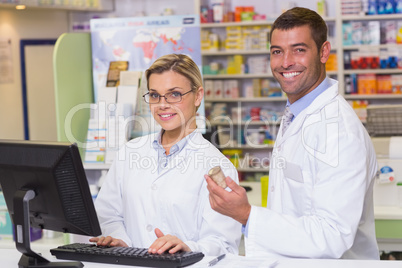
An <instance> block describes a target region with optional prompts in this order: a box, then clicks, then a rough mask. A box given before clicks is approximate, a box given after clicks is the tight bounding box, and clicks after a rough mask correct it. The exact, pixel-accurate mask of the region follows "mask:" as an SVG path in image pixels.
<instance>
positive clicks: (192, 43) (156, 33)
mask: <svg viewBox="0 0 402 268" xmlns="http://www.w3.org/2000/svg"><path fill="white" fill-rule="evenodd" d="M90 24H91V43H92V64H93V79H94V97H95V102H96V100H97V96H98V94H97V93H98V88H99V87H105V86H106V77H107V73H108V70H109V65H110V62H113V61H128V71H141V72H143V73H144V71H145V70H146V69H147V68H148V67H149V66H150V65H151V64H152V63H153V62H154V61H155V60H156V59H158V58H159V57H161V56H163V55H166V54H170V53H177V54H186V55H188V56H190V57H191V58H192V59H193V60H194V62H195V63H196V64H197V66H198V67H199V69H200V71H201V70H202V63H201V40H200V22H199V17H198V16H196V15H177V16H160V17H130V18H107V19H92V20H91V22H90ZM143 80H144V79H142V83H141V84H143V83H144V81H143ZM141 90H142V91H143V90H144V85H142V88H141V86H140V92H139V95H138V98H137V108H138V106H139V107H140V109H137V115H138V114H141V115H142V116H147V115H146V114H145V113H147V112H146V111H147V109H146V108H147V107H146V106H145V104H144V103H143V99H142V95H140V94H141V93H143V92H141ZM141 107H143V108H144V107H145V109H141ZM199 113H200V114H201V115H203V114H204V103H202V105H201V107H200V108H199ZM148 116H149V115H148ZM197 122H198V121H197Z"/></svg>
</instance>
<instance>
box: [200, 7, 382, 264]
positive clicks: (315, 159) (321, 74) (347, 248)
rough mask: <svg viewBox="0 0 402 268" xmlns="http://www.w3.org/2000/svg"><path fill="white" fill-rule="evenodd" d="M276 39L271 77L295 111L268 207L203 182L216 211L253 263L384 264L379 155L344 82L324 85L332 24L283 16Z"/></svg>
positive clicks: (302, 15) (295, 12)
mask: <svg viewBox="0 0 402 268" xmlns="http://www.w3.org/2000/svg"><path fill="white" fill-rule="evenodd" d="M270 34H271V47H270V53H271V69H272V73H273V75H274V77H275V78H276V79H277V80H278V82H279V83H280V85H281V87H282V90H283V91H284V92H285V93H286V94H287V96H288V103H287V109H286V110H289V111H290V112H289V111H286V112H285V115H284V117H283V121H282V123H281V126H280V128H279V132H278V135H277V139H276V142H275V146H274V149H273V156H272V159H271V164H270V178H269V189H268V190H269V191H268V207H267V208H263V207H257V206H251V205H250V204H249V202H248V200H247V195H246V192H245V190H244V189H243V188H242V187H240V186H238V185H237V184H236V183H235V182H233V181H232V180H231V179H230V178H229V177H227V178H226V182H227V184H228V186H229V187H230V188H231V189H232V191H231V192H228V191H225V190H224V189H222V188H220V187H219V186H217V185H216V184H215V182H213V181H212V180H211V179H210V178H209V177H208V176H205V178H206V180H207V183H208V190H209V192H210V203H211V206H212V208H213V209H214V210H216V211H218V212H220V213H222V214H224V215H227V216H230V217H232V218H234V219H235V220H237V221H239V222H240V223H242V224H243V233H244V236H245V247H246V255H247V256H257V255H268V256H271V257H273V258H281V257H295V258H347V259H379V251H378V247H377V243H376V238H375V230H374V212H373V183H374V176H375V174H376V171H377V164H376V163H377V162H376V157H375V152H374V148H373V146H372V143H371V140H370V137H369V136H368V134H367V132H366V130H365V129H364V127H363V125H362V123H361V122H360V120H359V119H358V117H357V116H356V114H355V112H354V111H353V109H352V108H351V106H350V105H349V104H348V103H347V102H346V101H345V99H344V98H343V97H342V96H341V95H339V94H338V82H337V81H335V80H333V79H330V78H328V77H327V76H326V72H325V63H326V61H327V60H328V57H329V54H330V50H331V45H330V43H329V42H328V41H327V40H326V38H327V27H326V24H325V22H324V21H323V19H322V18H321V17H320V16H319V15H318V14H317V13H316V12H314V11H311V10H309V9H306V8H299V7H297V8H293V9H291V10H288V11H286V12H285V13H283V14H282V15H281V16H279V17H278V18H277V20H276V21H275V22H274V24H273V25H272V29H271V33H270ZM288 115H290V116H288ZM285 128H287V129H285ZM285 130H286V131H285Z"/></svg>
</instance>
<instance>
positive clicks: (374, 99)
mask: <svg viewBox="0 0 402 268" xmlns="http://www.w3.org/2000/svg"><path fill="white" fill-rule="evenodd" d="M338 6H339V7H338V10H337V14H339V19H338V20H337V25H338V28H339V31H338V36H339V38H338V40H339V46H340V47H341V50H340V51H339V55H340V57H338V62H339V72H338V77H339V82H340V84H341V89H344V91H343V92H342V93H343V94H344V96H345V98H346V99H348V100H370V102H369V104H370V103H374V104H382V103H385V104H390V103H394V102H398V101H400V100H401V99H402V94H372V95H363V94H360V95H359V94H345V90H346V89H345V78H346V77H347V76H349V75H352V74H356V75H359V74H376V75H387V74H391V75H392V74H401V75H402V69H398V68H386V69H379V68H378V69H346V70H345V69H344V58H343V53H344V52H351V51H362V50H367V49H369V50H378V51H379V50H381V49H387V48H392V47H394V48H395V47H396V46H398V45H399V44H378V45H374V44H373V45H371V44H359V45H343V43H342V41H343V40H342V36H343V32H342V26H343V23H346V22H354V21H358V22H368V21H380V22H381V21H390V20H394V21H397V20H402V14H383V15H341V10H340V5H338Z"/></svg>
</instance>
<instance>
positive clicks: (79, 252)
mask: <svg viewBox="0 0 402 268" xmlns="http://www.w3.org/2000/svg"><path fill="white" fill-rule="evenodd" d="M50 253H51V254H52V255H54V256H56V258H57V259H65V260H75V261H87V262H99V263H111V264H122V265H132V266H145V267H162V268H170V267H172V268H175V267H183V266H187V265H190V264H193V263H196V262H198V261H200V260H201V259H202V258H203V257H204V254H203V253H201V252H176V253H173V254H171V253H163V254H150V253H148V249H146V248H134V247H110V246H97V245H94V244H89V243H88V244H86V243H74V244H69V245H64V246H59V247H57V248H54V249H51V250H50Z"/></svg>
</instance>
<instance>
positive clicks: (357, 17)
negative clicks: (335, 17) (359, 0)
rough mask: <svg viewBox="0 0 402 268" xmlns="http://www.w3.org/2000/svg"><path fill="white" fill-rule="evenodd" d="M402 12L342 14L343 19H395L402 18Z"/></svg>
mask: <svg viewBox="0 0 402 268" xmlns="http://www.w3.org/2000/svg"><path fill="white" fill-rule="evenodd" d="M401 18H402V14H383V15H344V16H341V20H342V21H349V20H393V19H401Z"/></svg>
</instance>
